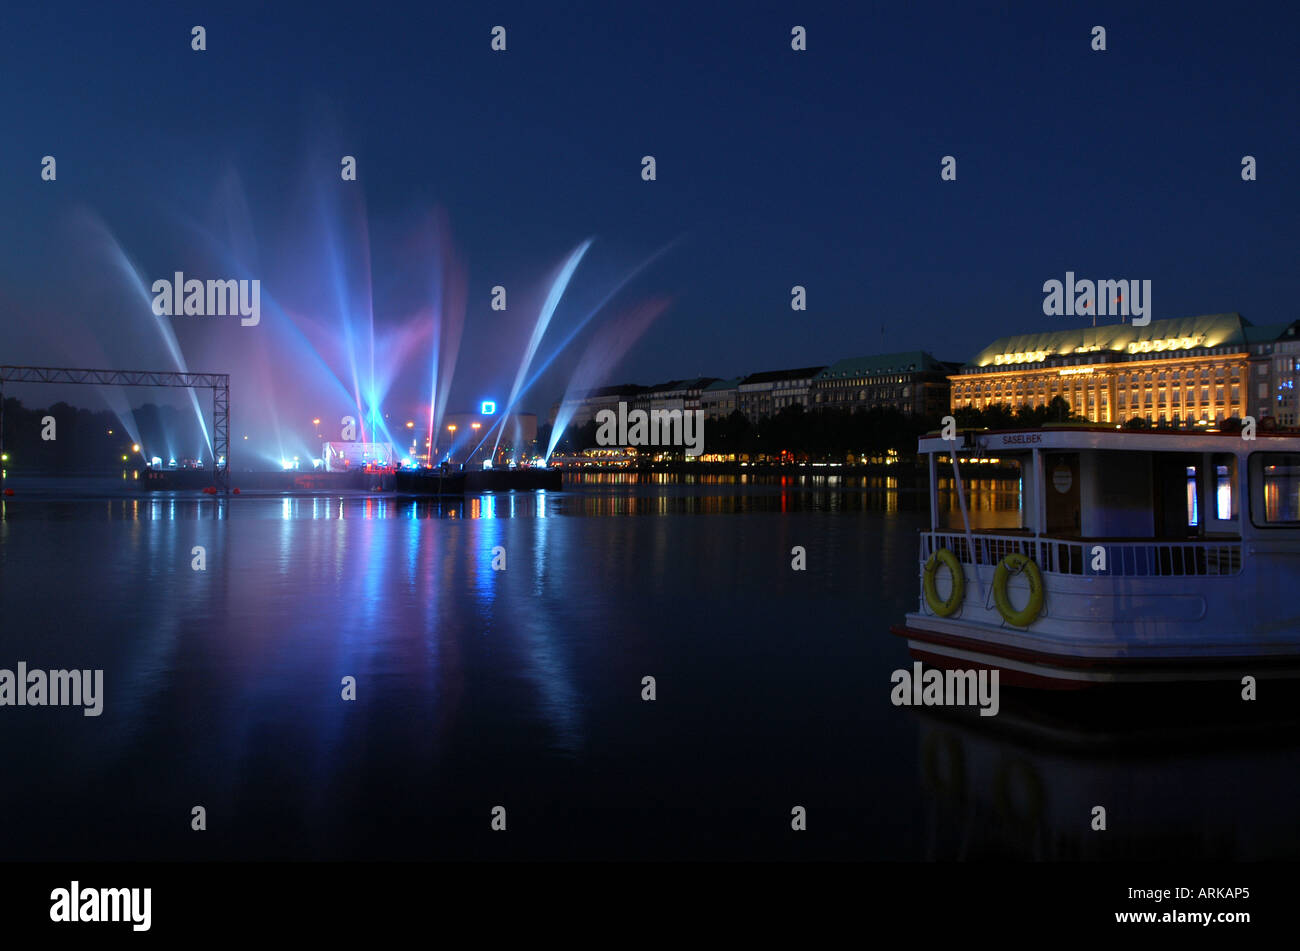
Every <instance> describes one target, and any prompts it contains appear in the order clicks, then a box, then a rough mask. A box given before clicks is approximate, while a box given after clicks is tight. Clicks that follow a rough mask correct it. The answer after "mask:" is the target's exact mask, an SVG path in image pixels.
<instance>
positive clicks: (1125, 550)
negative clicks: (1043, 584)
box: [921, 532, 1241, 578]
mask: <svg viewBox="0 0 1300 951" xmlns="http://www.w3.org/2000/svg"><path fill="white" fill-rule="evenodd" d="M972 543H973V544H974V552H973V553H972V551H971V544H972ZM941 548H946V549H948V550H949V551H951V552H952V553H953V554H954V555H956V556H957V559H958V560H959V561H960V562H961V563H962V564H966V565H990V566H996V565H997V564H998V563H999V562H1001V561H1002V559H1003V558H1005V557H1006V556H1007V555H1011V554H1021V555H1027V556H1028V557H1030V558H1032V559H1033V560H1034V563H1035V564H1036V565H1038V568H1039V570H1040V571H1043V572H1049V573H1052V574H1062V575H1103V576H1106V577H1109V578H1139V577H1142V578H1160V577H1182V576H1189V575H1192V576H1195V575H1235V574H1240V572H1241V543H1240V542H1170V541H1157V540H1152V541H1123V542H1117V541H1107V540H1105V539H1097V540H1067V539H1060V538H1042V537H1036V536H1033V535H986V534H983V533H981V534H977V535H974V536H972V538H971V540H970V542H968V541H967V537H966V536H965V535H963V534H959V533H953V532H922V533H921V563H922V564H924V563H925V562H926V561H928V560H929V558H930V556H931V555H933V554H934V553H935V552H937V551H939V549H941ZM1099 556H1104V557H1099Z"/></svg>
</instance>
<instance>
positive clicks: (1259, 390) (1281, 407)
mask: <svg viewBox="0 0 1300 951" xmlns="http://www.w3.org/2000/svg"><path fill="white" fill-rule="evenodd" d="M1257 329H1258V330H1259V333H1258V334H1256V335H1255V336H1254V338H1253V339H1252V340H1251V347H1250V350H1251V354H1250V381H1251V382H1250V396H1249V405H1250V407H1251V409H1252V411H1253V415H1254V417H1255V418H1256V419H1261V420H1262V419H1264V418H1266V417H1269V416H1272V417H1273V418H1274V419H1275V420H1277V423H1278V425H1279V426H1298V425H1300V320H1297V321H1294V322H1293V323H1290V324H1278V325H1276V326H1273V327H1260V328H1257Z"/></svg>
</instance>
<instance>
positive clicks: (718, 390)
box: [700, 376, 744, 419]
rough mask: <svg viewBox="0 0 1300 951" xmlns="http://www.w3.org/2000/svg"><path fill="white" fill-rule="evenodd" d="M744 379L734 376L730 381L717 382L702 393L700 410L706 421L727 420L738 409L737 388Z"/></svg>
mask: <svg viewBox="0 0 1300 951" xmlns="http://www.w3.org/2000/svg"><path fill="white" fill-rule="evenodd" d="M742 379H744V377H739V376H733V377H732V378H731V379H729V380H715V381H713V382H712V383H710V384H709V385H708V386H706V387H705V388H704V389H703V391H702V392H701V393H700V409H702V410H703V411H704V418H705V419H726V418H727V417H728V416H730V415H731V414H732V413H734V412H735V411H736V409H737V407H738V404H737V402H736V395H737V387H739V386H740V381H741V380H742Z"/></svg>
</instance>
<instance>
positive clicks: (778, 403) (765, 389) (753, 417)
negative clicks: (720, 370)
mask: <svg viewBox="0 0 1300 951" xmlns="http://www.w3.org/2000/svg"><path fill="white" fill-rule="evenodd" d="M824 369H826V368H825V367H824V366H818V367H800V368H798V369H794V370H769V371H766V372H764V373H751V374H750V375H749V376H747V377H745V378H744V379H743V380H741V381H740V383H739V384H738V385H737V386H736V408H737V409H739V410H740V411H741V412H742V413H744V414H745V416H746V418H748V419H749V421H750V422H751V423H756V422H758V421H759V420H760V419H762V418H763V417H765V416H775V415H776V414H777V413H779V412H781V410H783V409H785V408H786V407H787V406H793V405H795V404H796V403H799V404H801V405H803V406H807V405H808V391H809V387H811V386H812V381H813V378H814V377H816V376H817V374H818V373H820V372H821V371H822V370H824Z"/></svg>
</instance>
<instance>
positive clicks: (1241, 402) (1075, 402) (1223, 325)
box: [949, 314, 1270, 425]
mask: <svg viewBox="0 0 1300 951" xmlns="http://www.w3.org/2000/svg"><path fill="white" fill-rule="evenodd" d="M1269 333H1270V330H1269V328H1259V327H1254V326H1252V325H1251V324H1250V323H1249V322H1248V321H1246V320H1245V319H1243V318H1242V317H1241V315H1240V314H1213V315H1208V316H1203V317H1186V318H1179V319H1175V320H1155V321H1152V322H1151V323H1149V324H1147V325H1146V326H1144V327H1135V326H1133V325H1132V324H1110V325H1105V326H1100V327H1080V328H1074V329H1068V330H1056V331H1049V332H1045V333H1037V334H1022V335H1020V336H1015V337H1003V338H1001V339H1000V340H995V341H994V342H993V343H992V344H990V345H989V346H988V347H985V348H984V350H982V351H980V353H978V354H977V355H976V356H975V358H974V359H973V360H971V361H970V362H969V363H968V364H966V365H965V366H964V367H962V369H961V370H960V372H958V373H956V374H954V375H953V376H951V377H950V378H949V379H950V380H951V382H952V408H953V409H958V408H961V407H966V406H971V407H974V408H976V409H984V408H986V407H989V406H993V405H997V404H1003V405H1008V406H1010V407H1011V408H1012V409H1013V410H1014V409H1019V408H1020V407H1022V406H1029V407H1034V406H1045V405H1046V404H1048V403H1050V402H1051V400H1052V398H1053V397H1055V396H1060V397H1063V398H1064V399H1065V400H1066V401H1067V402H1068V403H1069V404H1070V408H1071V410H1073V411H1074V412H1075V413H1078V414H1079V415H1080V416H1083V417H1085V418H1087V419H1088V420H1090V421H1092V422H1097V423H1117V424H1121V423H1124V422H1127V421H1128V420H1130V419H1132V418H1134V417H1139V418H1142V419H1145V420H1148V421H1150V422H1153V423H1157V424H1159V423H1163V424H1165V425H1208V424H1211V423H1215V422H1218V421H1221V420H1224V419H1227V418H1229V417H1233V416H1237V417H1240V416H1244V415H1246V412H1247V397H1248V387H1249V385H1250V382H1251V379H1250V364H1251V344H1252V341H1254V340H1256V339H1257V338H1258V337H1260V336H1267V335H1268V334H1269Z"/></svg>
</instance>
